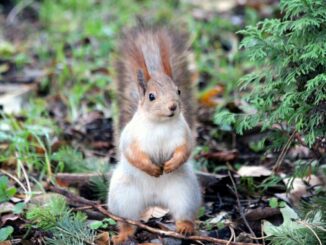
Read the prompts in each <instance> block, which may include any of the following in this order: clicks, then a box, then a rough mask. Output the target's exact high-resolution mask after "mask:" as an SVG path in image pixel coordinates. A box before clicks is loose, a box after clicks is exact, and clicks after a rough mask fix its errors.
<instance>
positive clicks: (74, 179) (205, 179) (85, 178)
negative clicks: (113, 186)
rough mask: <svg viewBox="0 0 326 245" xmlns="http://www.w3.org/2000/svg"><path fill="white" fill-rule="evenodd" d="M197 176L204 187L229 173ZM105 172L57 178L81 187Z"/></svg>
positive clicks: (109, 175) (66, 183) (61, 175)
mask: <svg viewBox="0 0 326 245" xmlns="http://www.w3.org/2000/svg"><path fill="white" fill-rule="evenodd" d="M111 175H112V172H109V173H108V174H106V175H105V176H106V177H107V178H108V179H110V178H111ZM196 175H197V178H198V180H199V182H200V184H201V186H202V187H207V186H210V185H213V184H215V183H217V182H218V181H219V180H221V179H222V178H225V177H227V175H222V174H211V173H205V172H200V171H198V172H196ZM101 176H103V174H97V173H91V174H89V173H73V174H71V173H58V174H57V175H56V176H55V179H56V181H57V182H58V183H60V184H62V185H63V186H73V187H79V186H82V185H87V184H88V183H89V182H90V180H91V178H94V177H101Z"/></svg>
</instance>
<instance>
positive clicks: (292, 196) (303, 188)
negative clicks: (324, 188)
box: [283, 175, 322, 205]
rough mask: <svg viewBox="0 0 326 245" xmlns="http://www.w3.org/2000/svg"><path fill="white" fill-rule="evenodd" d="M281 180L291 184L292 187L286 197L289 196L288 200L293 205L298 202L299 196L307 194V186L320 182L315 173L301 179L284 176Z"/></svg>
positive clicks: (319, 183)
mask: <svg viewBox="0 0 326 245" xmlns="http://www.w3.org/2000/svg"><path fill="white" fill-rule="evenodd" d="M283 181H284V183H285V184H286V185H287V186H288V185H291V186H292V189H291V190H290V192H289V194H288V197H289V200H290V201H291V202H292V203H293V204H294V205H297V204H298V203H299V201H300V199H301V197H303V196H305V195H307V194H308V191H307V189H308V188H309V186H317V185H321V184H322V182H321V180H320V179H319V178H318V177H317V176H315V175H310V176H308V177H305V178H303V179H301V178H294V179H291V178H284V179H283Z"/></svg>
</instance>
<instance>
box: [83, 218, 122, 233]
mask: <svg viewBox="0 0 326 245" xmlns="http://www.w3.org/2000/svg"><path fill="white" fill-rule="evenodd" d="M116 224H117V222H116V221H115V220H113V219H111V218H105V219H103V220H101V221H99V220H96V221H93V222H92V223H91V224H90V225H89V227H90V228H91V229H93V230H97V229H106V228H108V227H109V226H110V225H116Z"/></svg>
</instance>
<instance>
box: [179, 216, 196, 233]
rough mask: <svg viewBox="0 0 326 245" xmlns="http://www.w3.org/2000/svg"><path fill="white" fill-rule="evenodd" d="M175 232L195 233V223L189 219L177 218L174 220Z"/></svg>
mask: <svg viewBox="0 0 326 245" xmlns="http://www.w3.org/2000/svg"><path fill="white" fill-rule="evenodd" d="M175 225H176V228H177V232H178V233H180V234H182V235H185V236H188V235H192V234H194V233H195V223H194V222H193V221H191V220H177V221H176V222H175Z"/></svg>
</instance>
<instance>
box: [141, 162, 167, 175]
mask: <svg viewBox="0 0 326 245" xmlns="http://www.w3.org/2000/svg"><path fill="white" fill-rule="evenodd" d="M144 171H145V172H146V173H148V174H149V175H151V176H153V177H159V176H160V175H162V173H163V171H162V168H160V167H159V166H157V165H155V164H151V165H148V166H147V167H146V169H144Z"/></svg>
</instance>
